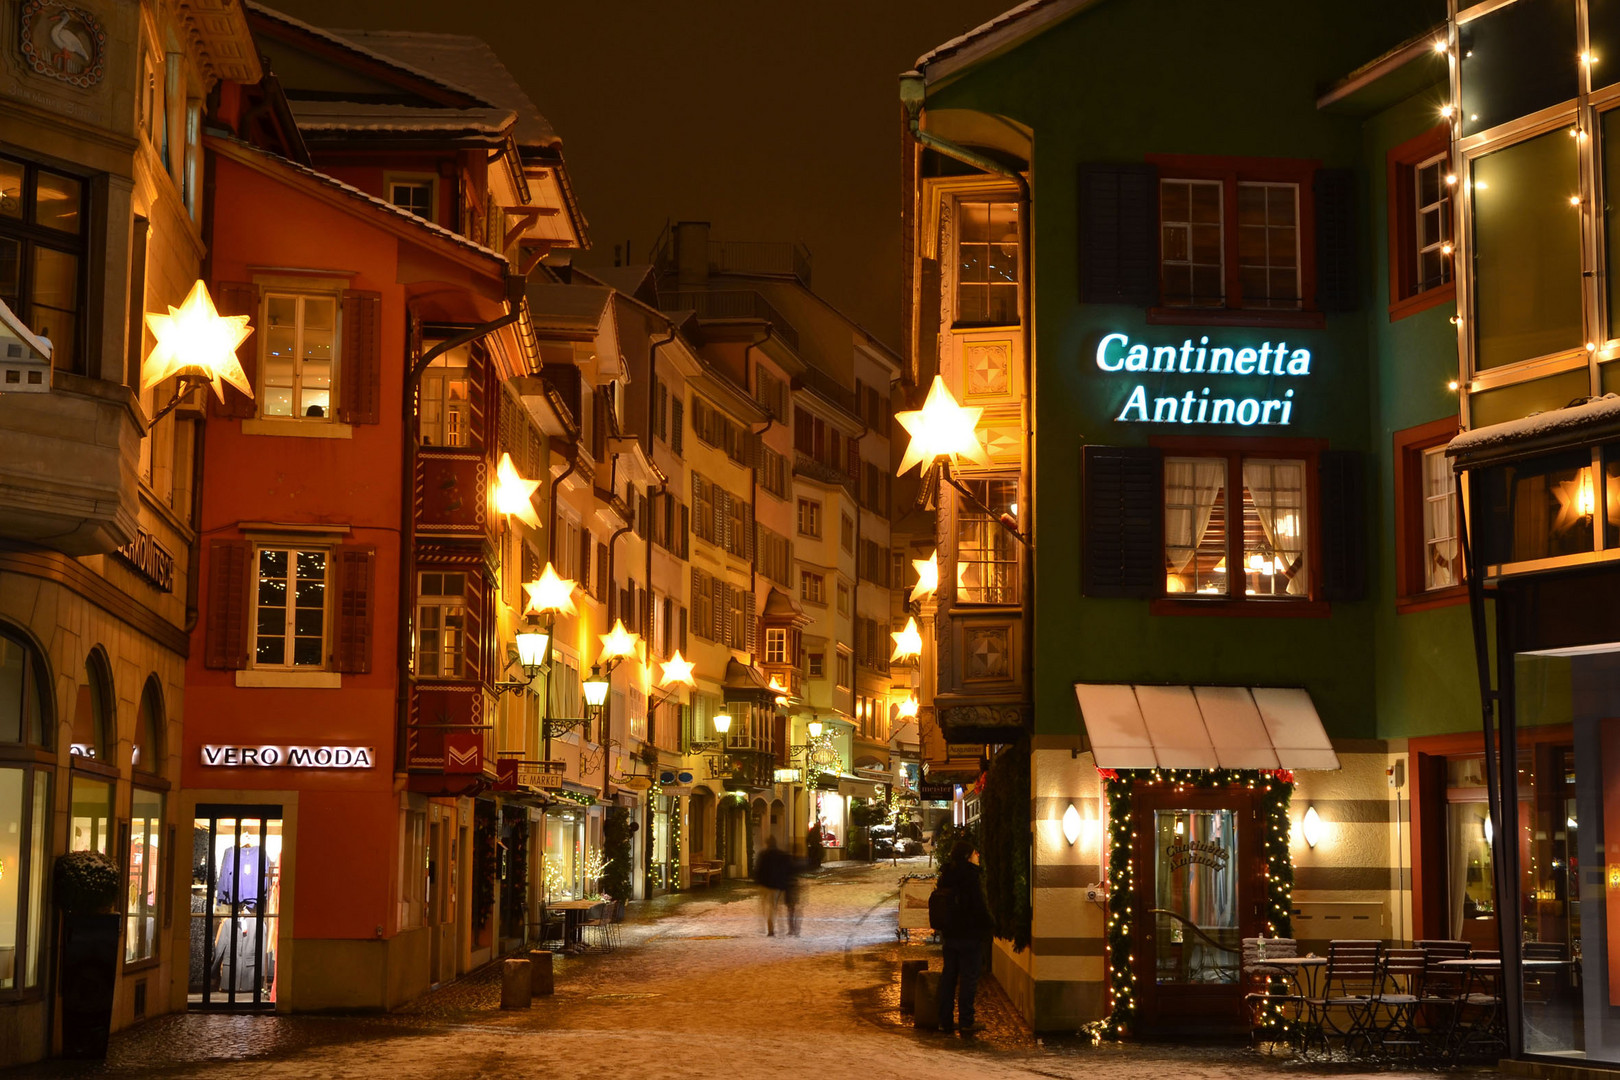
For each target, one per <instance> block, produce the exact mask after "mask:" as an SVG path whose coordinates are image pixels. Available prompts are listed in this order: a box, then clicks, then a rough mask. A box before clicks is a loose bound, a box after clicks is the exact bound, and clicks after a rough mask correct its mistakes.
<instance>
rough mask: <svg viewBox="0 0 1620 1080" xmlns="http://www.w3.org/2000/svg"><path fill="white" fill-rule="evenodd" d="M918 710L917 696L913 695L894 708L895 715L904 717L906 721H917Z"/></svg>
mask: <svg viewBox="0 0 1620 1080" xmlns="http://www.w3.org/2000/svg"><path fill="white" fill-rule="evenodd" d="M917 709H918V705H917V695H915V694H913V695H911V696H910V697H908V698H906V700H904V701H902V702H901V703H900V704H898V705H896V706H895V707H894V713H895V715H896V716H899V717H902V718H904V719H906V720H915V719H916V718H917Z"/></svg>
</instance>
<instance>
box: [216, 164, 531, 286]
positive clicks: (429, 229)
mask: <svg viewBox="0 0 1620 1080" xmlns="http://www.w3.org/2000/svg"><path fill="white" fill-rule="evenodd" d="M205 141H206V142H207V143H208V145H209V147H210V149H213V150H216V151H218V152H220V153H222V154H224V155H225V156H226V157H230V158H234V159H236V160H238V161H243V162H247V163H255V164H257V165H258V166H259V167H261V168H279V169H285V170H287V171H289V172H292V173H295V174H298V175H300V176H303V177H305V178H306V179H309V180H313V181H316V182H317V183H319V184H321V185H323V186H325V187H328V188H331V189H332V190H334V191H337V192H341V193H342V194H344V195H347V196H348V197H349V198H351V199H354V200H355V201H356V202H360V203H365V204H367V205H368V206H370V207H371V208H373V209H376V210H381V211H383V212H384V213H385V214H388V215H389V216H390V217H394V218H400V219H403V220H404V221H405V222H408V223H409V224H410V225H412V226H414V227H416V228H418V229H421V230H424V231H425V232H426V233H428V234H430V235H431V236H432V237H433V238H434V239H437V240H439V241H441V242H448V243H450V244H453V245H455V246H456V247H459V248H465V249H466V250H468V251H472V252H476V253H477V254H479V255H482V256H484V257H485V258H488V259H492V260H494V261H495V262H497V263H499V264H500V265H501V266H502V267H509V266H510V265H511V264H510V263H508V262H507V259H506V256H505V255H502V254H501V253H500V252H498V251H492V250H490V249H489V248H487V247H485V246H484V245H482V244H476V243H474V242H473V241H471V240H469V239H467V238H466V237H465V236H462V235H461V234H460V233H458V232H452V231H451V230H449V229H447V228H445V227H444V226H443V225H435V224H434V223H433V222H431V221H429V220H427V219H426V218H423V217H418V216H417V215H415V214H413V213H411V212H410V211H409V210H402V209H401V208H399V207H397V206H395V205H394V204H393V203H391V202H388V201H387V200H386V199H379V198H377V197H376V196H375V195H367V194H366V193H365V192H364V191H361V190H360V189H359V188H357V187H353V186H351V185H349V184H345V183H344V182H343V181H341V180H339V179H338V178H337V177H335V176H328V175H327V174H326V173H323V172H320V171H318V170H316V169H311V168H310V167H309V166H307V165H300V164H298V163H297V162H295V161H288V160H287V159H286V158H284V157H281V156H279V155H277V154H272V153H270V152H269V151H268V150H261V149H259V148H258V147H257V146H253V145H252V144H250V143H245V142H243V141H242V140H240V139H233V138H231V137H230V136H227V135H209V136H206V137H205Z"/></svg>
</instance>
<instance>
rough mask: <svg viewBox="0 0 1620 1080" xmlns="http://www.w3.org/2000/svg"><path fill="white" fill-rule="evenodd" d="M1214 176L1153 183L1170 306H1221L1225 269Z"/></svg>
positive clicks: (1218, 191)
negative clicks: (1204, 178) (1157, 201)
mask: <svg viewBox="0 0 1620 1080" xmlns="http://www.w3.org/2000/svg"><path fill="white" fill-rule="evenodd" d="M1221 225H1222V221H1221V183H1220V181H1218V180H1163V181H1160V183H1159V228H1160V229H1161V231H1162V234H1163V244H1164V247H1163V261H1162V263H1161V265H1162V268H1163V270H1162V275H1163V276H1162V282H1163V285H1162V288H1163V293H1162V295H1163V297H1164V302H1165V304H1166V305H1168V306H1170V307H1221V306H1223V305H1224V304H1225V303H1226V272H1225V268H1224V266H1223V263H1222V260H1223V252H1224V250H1225V247H1226V243H1225V240H1224V238H1223V237H1222V234H1221Z"/></svg>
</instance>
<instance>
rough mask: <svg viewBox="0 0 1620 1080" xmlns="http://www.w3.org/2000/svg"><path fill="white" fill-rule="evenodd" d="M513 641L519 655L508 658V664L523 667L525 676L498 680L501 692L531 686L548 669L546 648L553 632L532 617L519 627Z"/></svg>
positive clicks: (497, 685)
mask: <svg viewBox="0 0 1620 1080" xmlns="http://www.w3.org/2000/svg"><path fill="white" fill-rule="evenodd" d="M512 642H513V645H514V647H515V650H516V652H517V656H516V657H514V658H513V659H511V660H508V661H507V664H506V666H507V668H508V669H510V668H511V666H512V664H513V663H516V664H517V665H518V667H520V668H522V669H523V678H521V679H513V680H510V681H503V682H497V683H496V684H495V689H496V690H497V691H498V692H500V693H507V692H516V691H518V690H527V689H529V688H530V686H531V685H532V684H533V683H534V680H535V679H537V678H538V677H539V676H540V673H541V672H542V671H544V670H545V669H546V648H547V647H548V646H549V645H550V644H551V634H550V633H548V632H547V631H546V630H544V629H542V628H541V626H540V624H539V623H537V622H535V621H534V620H533V619H530V620H528V621H527V622H525V623H524V624H523V625H522V626H521V627H519V628H518V632H517V634H516V635H514V636H513V639H512ZM508 655H510V654H508Z"/></svg>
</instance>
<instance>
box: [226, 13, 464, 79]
mask: <svg viewBox="0 0 1620 1080" xmlns="http://www.w3.org/2000/svg"><path fill="white" fill-rule="evenodd" d="M242 4H243V6H244V7H246V8H247V10H249V11H254V12H257V13H259V14H260V15H263V16H264V17H265V18H267V19H274V20H275V21H276V22H279V23H281V24H283V25H285V26H290V27H292V28H293V29H295V30H301V31H303V32H304V33H306V34H309V35H311V36H312V37H318V38H320V39H321V40H322V41H328V42H331V43H332V44H333V45H336V46H338V47H339V48H343V49H347V50H349V51H350V52H357V53H360V54H361V55H363V56H367V57H370V58H371V59H373V60H375V61H377V62H378V63H380V64H385V65H387V66H388V67H391V68H394V69H395V70H397V71H402V72H404V73H405V74H407V75H413V76H415V77H416V78H418V79H426V80H427V81H428V82H430V83H432V84H433V85H434V86H441V87H443V88H444V89H446V90H453V91H454V92H456V93H458V94H465V95H467V96H468V97H471V98H477V97H480V95H478V94H475V93H473V92H472V91H471V90H469V89H467V88H466V87H465V86H457V85H456V84H455V83H452V82H447V81H445V80H444V79H442V78H440V77H439V76H437V75H435V74H433V73H432V72H430V71H427V70H425V69H423V68H420V67H417V66H415V65H413V64H410V63H408V62H405V61H402V60H400V59H399V58H397V57H393V56H387V55H384V54H383V53H380V52H376V51H374V50H372V49H368V48H366V47H365V46H364V45H362V44H360V43H359V42H357V41H354V40H352V39H350V38H348V37H341V36H339V35H338V34H335V33H333V32H332V31H330V30H322V29H321V28H320V27H318V26H312V25H310V24H309V23H307V22H304V21H303V20H302V19H295V18H293V17H292V16H291V15H288V14H287V13H286V12H284V11H277V10H276V9H275V8H273V7H267V6H265V5H264V4H261V3H259V2H258V0H242ZM485 104H488V105H493V104H495V103H494V102H493V101H486V102H485Z"/></svg>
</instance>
